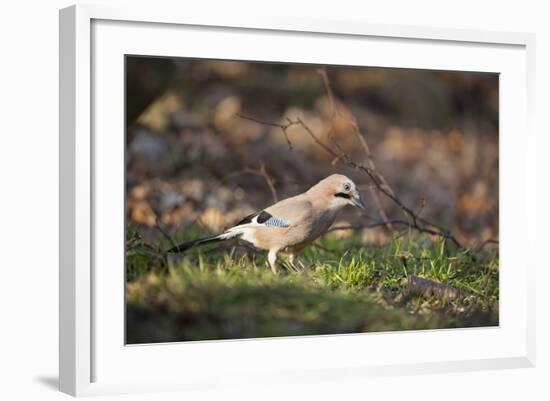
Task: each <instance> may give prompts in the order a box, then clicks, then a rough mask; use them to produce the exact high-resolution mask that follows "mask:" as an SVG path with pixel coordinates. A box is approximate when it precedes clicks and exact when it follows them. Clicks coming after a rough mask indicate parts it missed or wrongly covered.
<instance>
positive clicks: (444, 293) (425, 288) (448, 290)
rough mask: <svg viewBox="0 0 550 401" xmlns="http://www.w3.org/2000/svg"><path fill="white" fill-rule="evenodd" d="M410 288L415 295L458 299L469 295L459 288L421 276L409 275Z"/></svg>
mask: <svg viewBox="0 0 550 401" xmlns="http://www.w3.org/2000/svg"><path fill="white" fill-rule="evenodd" d="M408 290H409V291H410V292H411V293H412V294H415V295H421V296H424V297H430V296H436V297H438V298H446V299H458V298H463V297H465V296H467V295H469V294H467V293H466V292H465V291H463V290H461V289H459V288H455V287H451V286H450V285H447V284H443V283H438V282H437V281H434V280H430V279H427V278H424V277H419V276H409V277H408Z"/></svg>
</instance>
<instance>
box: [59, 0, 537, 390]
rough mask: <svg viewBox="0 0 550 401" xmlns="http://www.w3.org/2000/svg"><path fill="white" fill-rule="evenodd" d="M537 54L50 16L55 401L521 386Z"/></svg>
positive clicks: (262, 23) (229, 26) (279, 24)
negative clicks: (378, 384) (446, 381)
mask: <svg viewBox="0 0 550 401" xmlns="http://www.w3.org/2000/svg"><path fill="white" fill-rule="evenodd" d="M533 44H534V38H533V36H531V35H528V34H509V33H496V32H476V31H462V30H449V29H434V28H430V29H428V28H421V27H402V26H379V25H371V24H367V23H356V22H355V23H353V22H345V23H344V22H341V23H340V22H334V21H314V20H310V21H303V20H293V19H292V18H275V17H273V18H258V16H252V15H250V16H246V17H245V16H238V17H237V16H225V17H223V18H220V17H212V16H206V15H198V14H195V15H194V14H193V13H191V14H189V13H185V14H183V13H181V14H180V13H178V12H172V13H167V12H162V11H158V10H152V9H146V10H144V9H137V8H135V9H133V8H132V9H112V8H108V7H104V6H74V7H70V8H67V9H64V10H62V11H61V14H60V49H61V55H60V76H61V79H60V85H61V86H60V99H61V104H60V109H61V111H60V127H61V129H60V130H61V134H60V135H61V140H60V157H61V160H60V182H61V185H60V186H61V193H60V199H61V221H60V232H61V234H60V235H61V238H60V242H61V248H60V252H61V253H60V255H61V257H60V387H61V390H62V391H64V392H67V393H70V394H73V395H89V394H106V393H117V392H137V391H155V390H169V389H200V388H208V387H211V386H224V385H229V384H231V385H238V384H245V383H248V382H253V383H274V382H281V381H283V382H285V381H286V382H292V381H296V380H300V381H302V380H325V379H328V378H338V377H344V376H346V377H356V378H358V379H359V378H362V377H371V376H377V375H399V374H403V373H407V374H410V373H423V372H437V371H459V370H474V369H496V368H506V367H521V366H525V367H527V366H532V365H533V363H534V346H535V344H534V327H533V326H534V318H533V317H534V294H533V287H534V285H533V279H532V276H531V275H530V272H531V270H532V269H533V263H534V261H533V260H530V259H528V258H526V257H525V254H529V252H526V250H528V249H529V246H530V244H529V240H528V238H526V237H525V236H524V235H523V234H522V232H524V231H525V230H524V228H525V226H526V225H527V224H531V223H529V222H531V221H533V219H532V218H531V217H532V215H533V213H534V207H533V204H532V202H533V201H532V197H530V196H529V195H530V194H532V193H534V187H535V182H534V178H533V177H534V174H533V172H534V164H533V161H532V158H531V154H532V152H533V146H534V143H535V141H534V134H533V132H531V129H530V120H531V116H530V113H531V112H532V109H533V106H532V101H533V95H532V90H533V85H534V75H533V70H532V69H533V57H534V54H533ZM511 244H513V246H511ZM522 253H523V255H522Z"/></svg>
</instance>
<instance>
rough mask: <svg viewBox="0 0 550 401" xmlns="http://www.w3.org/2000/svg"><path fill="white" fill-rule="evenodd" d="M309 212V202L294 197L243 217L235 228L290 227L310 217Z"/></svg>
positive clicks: (310, 206) (310, 210)
mask: <svg viewBox="0 0 550 401" xmlns="http://www.w3.org/2000/svg"><path fill="white" fill-rule="evenodd" d="M311 212H312V204H311V202H309V201H307V200H304V199H302V197H300V196H295V197H293V198H288V199H285V200H282V201H280V202H277V203H275V204H274V205H272V206H270V207H268V208H266V209H264V210H261V211H259V212H256V213H253V214H251V215H249V216H247V217H245V218H244V219H242V220H241V221H239V222H238V223H237V224H236V226H235V227H239V226H244V225H251V226H263V227H290V226H292V225H297V224H301V222H303V221H304V220H305V219H307V218H308V217H309V216H311Z"/></svg>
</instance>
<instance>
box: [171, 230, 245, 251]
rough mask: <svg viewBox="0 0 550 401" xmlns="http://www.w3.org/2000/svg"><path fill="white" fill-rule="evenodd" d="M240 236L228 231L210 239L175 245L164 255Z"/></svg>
mask: <svg viewBox="0 0 550 401" xmlns="http://www.w3.org/2000/svg"><path fill="white" fill-rule="evenodd" d="M238 235H240V233H236V232H234V231H231V230H228V231H226V232H223V233H221V234H218V235H213V236H211V237H205V238H199V239H196V240H194V241H189V242H183V243H181V244H179V245H176V246H175V247H173V248H170V249H168V250H167V251H166V253H178V252H185V251H187V250H188V249H190V248H193V247H195V246H200V245H205V244H210V243H213V242H219V241H225V240H227V239H230V238H234V237H237V236H238Z"/></svg>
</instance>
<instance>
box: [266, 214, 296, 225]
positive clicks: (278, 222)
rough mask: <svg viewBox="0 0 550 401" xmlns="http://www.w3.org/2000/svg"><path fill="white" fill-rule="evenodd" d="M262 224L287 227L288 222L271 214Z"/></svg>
mask: <svg viewBox="0 0 550 401" xmlns="http://www.w3.org/2000/svg"><path fill="white" fill-rule="evenodd" d="M264 225H265V226H266V227H289V226H290V224H288V223H287V222H286V221H284V220H283V219H280V218H278V217H273V216H271V217H270V218H269V219H267V220H266V221H265V222H264Z"/></svg>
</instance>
